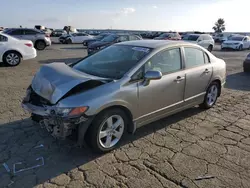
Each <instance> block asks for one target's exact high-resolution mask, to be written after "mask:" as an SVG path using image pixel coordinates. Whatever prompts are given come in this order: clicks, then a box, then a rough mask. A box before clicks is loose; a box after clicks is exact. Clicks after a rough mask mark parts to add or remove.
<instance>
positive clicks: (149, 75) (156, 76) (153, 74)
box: [143, 71, 162, 86]
mask: <svg viewBox="0 0 250 188" xmlns="http://www.w3.org/2000/svg"><path fill="white" fill-rule="evenodd" d="M161 77H162V73H161V72H160V71H147V72H146V73H145V75H144V82H143V85H144V86H147V85H148V84H149V83H150V80H160V79H161Z"/></svg>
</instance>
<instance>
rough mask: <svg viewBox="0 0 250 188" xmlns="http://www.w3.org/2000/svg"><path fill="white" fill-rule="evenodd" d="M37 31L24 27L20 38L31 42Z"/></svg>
mask: <svg viewBox="0 0 250 188" xmlns="http://www.w3.org/2000/svg"><path fill="white" fill-rule="evenodd" d="M38 33H39V32H37V31H35V30H33V29H24V35H23V37H22V39H25V40H31V41H32V42H33V43H34V42H35V41H36V35H37V34H38Z"/></svg>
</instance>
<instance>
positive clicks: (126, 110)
mask: <svg viewBox="0 0 250 188" xmlns="http://www.w3.org/2000/svg"><path fill="white" fill-rule="evenodd" d="M115 108H116V109H117V108H118V109H121V110H122V111H123V112H124V113H125V114H126V115H127V117H128V120H129V123H128V132H129V133H134V131H135V129H136V126H135V124H134V123H133V114H132V113H131V111H130V110H129V108H128V107H126V106H125V105H122V104H114V105H109V106H106V107H104V108H102V109H100V110H99V111H98V112H97V113H96V115H98V114H100V113H103V112H104V111H106V110H110V109H115ZM96 115H95V116H96Z"/></svg>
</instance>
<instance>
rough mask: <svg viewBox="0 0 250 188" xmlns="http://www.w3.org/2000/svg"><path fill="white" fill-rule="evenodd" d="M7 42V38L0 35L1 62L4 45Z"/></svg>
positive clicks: (0, 60) (4, 49)
mask: <svg viewBox="0 0 250 188" xmlns="http://www.w3.org/2000/svg"><path fill="white" fill-rule="evenodd" d="M7 43H8V38H7V37H5V36H3V35H0V62H2V57H3V54H4V52H5V51H6V45H7Z"/></svg>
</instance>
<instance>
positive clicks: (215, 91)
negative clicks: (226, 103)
mask: <svg viewBox="0 0 250 188" xmlns="http://www.w3.org/2000/svg"><path fill="white" fill-rule="evenodd" d="M219 93H220V86H219V84H218V82H212V83H211V84H210V85H209V87H208V88H207V92H206V95H205V97H204V101H203V103H202V104H200V105H199V106H200V108H203V109H209V108H211V107H213V106H214V105H215V103H216V101H217V98H218V96H219Z"/></svg>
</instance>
